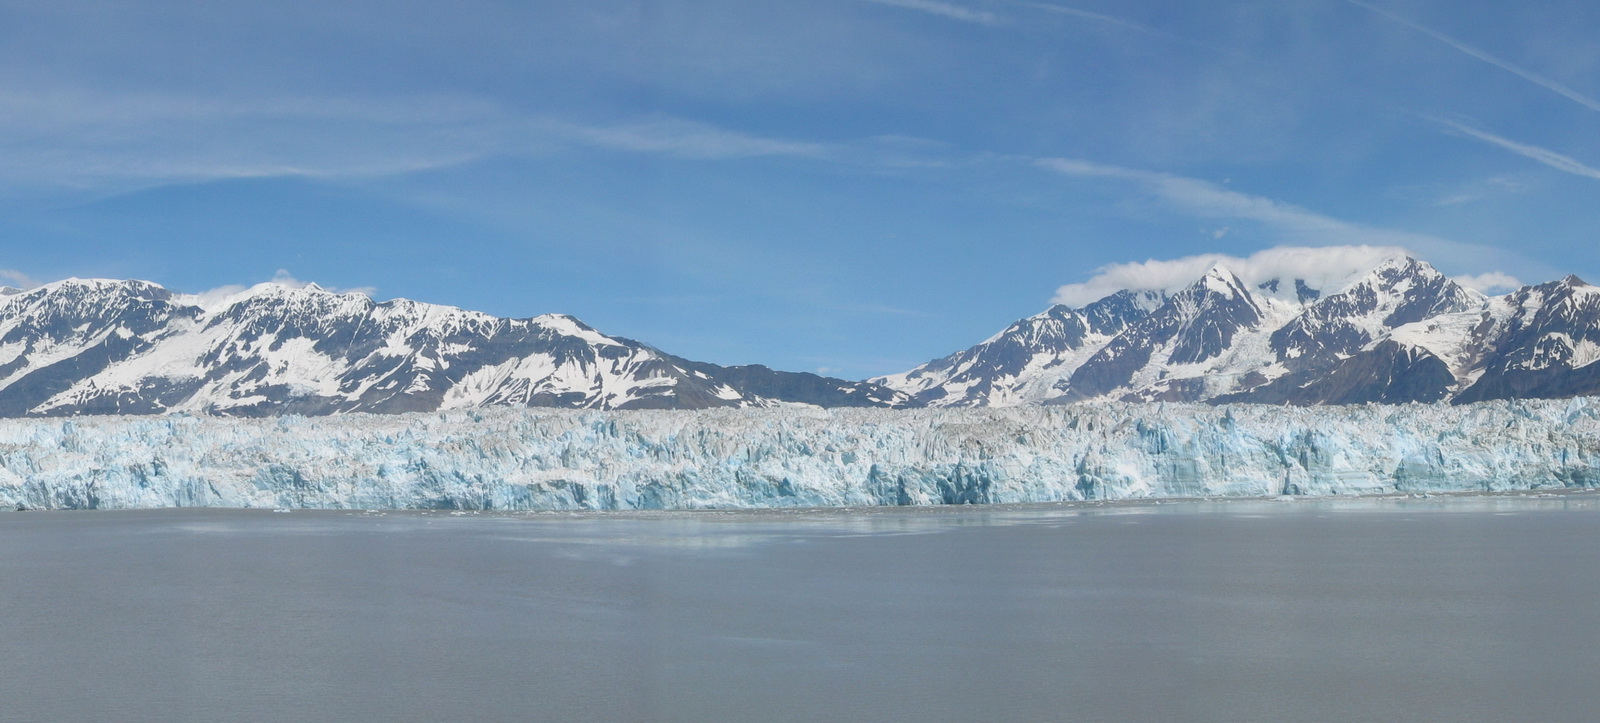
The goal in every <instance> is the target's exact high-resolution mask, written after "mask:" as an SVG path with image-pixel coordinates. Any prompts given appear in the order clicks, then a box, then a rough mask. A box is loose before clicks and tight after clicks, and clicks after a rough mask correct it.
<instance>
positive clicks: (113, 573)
mask: <svg viewBox="0 0 1600 723" xmlns="http://www.w3.org/2000/svg"><path fill="white" fill-rule="evenodd" d="M1597 616H1600V495H1594V496H1589V495H1564V496H1560V497H1555V498H1539V497H1494V498H1449V499H1433V500H1407V501H1386V500H1361V501H1324V502H1293V503H1289V502H1271V501H1258V502H1226V503H1210V504H1207V503H1183V504H1167V505H1160V506H1156V505H1144V506H1137V505H1136V506H1117V507H1110V508H1101V509H1087V508H1074V507H1031V508H990V509H964V510H957V511H951V510H921V511H909V512H906V511H855V512H847V513H809V514H806V513H787V514H786V513H741V514H715V513H709V514H694V513H681V514H659V515H642V514H640V515H616V516H571V517H564V516H549V515H533V516H450V515H432V514H388V515H376V514H359V513H358V514H348V513H339V512H318V513H312V512H294V513H287V514H278V513H271V512H241V511H206V510H179V511H148V512H54V513H39V512H31V513H7V514H0V626H3V627H0V719H5V720H19V721H20V720H28V721H32V720H151V721H156V720H160V721H167V720H195V721H215V720H382V721H393V720H574V719H585V720H685V721H689V720H696V721H698V720H762V721H768V720H908V721H910V720H915V721H926V720H961V721H968V720H1072V721H1101V720H1104V721H1113V720H1115V721H1257V720H1258V721H1296V720H1307V721H1313V720H1314V721H1346V720H1384V721H1389V720H1440V721H1508V720H1517V721H1568V720H1588V719H1592V718H1593V716H1594V715H1595V713H1594V712H1595V711H1596V710H1600V685H1597V682H1596V675H1597V673H1596V671H1600V617H1597Z"/></svg>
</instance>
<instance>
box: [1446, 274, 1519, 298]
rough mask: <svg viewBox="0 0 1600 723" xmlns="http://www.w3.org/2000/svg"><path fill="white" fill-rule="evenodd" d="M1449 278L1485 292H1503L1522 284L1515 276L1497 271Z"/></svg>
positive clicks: (1512, 289)
mask: <svg viewBox="0 0 1600 723" xmlns="http://www.w3.org/2000/svg"><path fill="white" fill-rule="evenodd" d="M1450 278H1451V279H1452V280H1453V281H1455V282H1456V283H1458V284H1461V285H1462V286H1465V287H1467V288H1469V289H1473V290H1476V291H1481V292H1483V293H1485V294H1503V293H1506V292H1508V291H1514V290H1516V289H1518V288H1520V287H1522V285H1523V284H1522V281H1521V280H1520V279H1518V278H1517V277H1515V276H1512V275H1510V274H1504V273H1501V272H1499V271H1490V272H1489V273H1486V274H1476V275H1467V276H1452V277H1450Z"/></svg>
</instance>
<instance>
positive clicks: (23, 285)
mask: <svg viewBox="0 0 1600 723" xmlns="http://www.w3.org/2000/svg"><path fill="white" fill-rule="evenodd" d="M0 280H5V281H7V282H9V283H8V284H7V285H8V286H14V287H16V288H19V289H24V290H26V289H32V288H34V287H37V286H39V281H38V280H37V279H34V278H33V277H32V276H29V275H27V274H24V273H22V272H21V271H17V270H16V269H0Z"/></svg>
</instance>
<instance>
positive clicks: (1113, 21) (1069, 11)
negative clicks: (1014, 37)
mask: <svg viewBox="0 0 1600 723" xmlns="http://www.w3.org/2000/svg"><path fill="white" fill-rule="evenodd" d="M1013 1H1014V2H1015V3H1016V4H1018V5H1021V6H1023V7H1029V8H1033V9H1035V10H1044V11H1046V12H1052V13H1056V14H1058V15H1070V16H1072V17H1075V18H1083V19H1085V20H1093V21H1095V22H1100V23H1106V24H1108V25H1115V26H1117V27H1119V28H1123V29H1125V30H1134V31H1137V32H1141V33H1148V34H1151V35H1161V36H1170V33H1167V32H1166V31H1163V30H1156V29H1155V28H1152V27H1149V26H1145V25H1140V24H1139V23H1136V22H1133V21H1132V20H1124V19H1122V18H1119V17H1116V16H1114V15H1106V14H1105V13H1097V12H1091V11H1089V10H1080V9H1078V8H1074V7H1068V6H1066V5H1057V4H1055V3H1045V2H1032V1H1031V0H1013Z"/></svg>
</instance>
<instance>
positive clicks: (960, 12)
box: [867, 0, 1004, 25]
mask: <svg viewBox="0 0 1600 723" xmlns="http://www.w3.org/2000/svg"><path fill="white" fill-rule="evenodd" d="M867 2H871V3H877V4H879V5H893V6H894V7H897V8H905V9H907V10H917V11H920V12H925V13H932V14H934V15H942V16H944V17H947V18H950V19H952V20H960V21H962V22H968V23H978V24H980V25H998V24H999V23H1001V22H1003V21H1004V20H1003V18H1001V17H1000V16H998V15H995V14H994V13H991V12H985V11H982V10H973V9H971V8H966V7H962V6H960V5H955V4H952V3H947V2H938V0H867Z"/></svg>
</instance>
